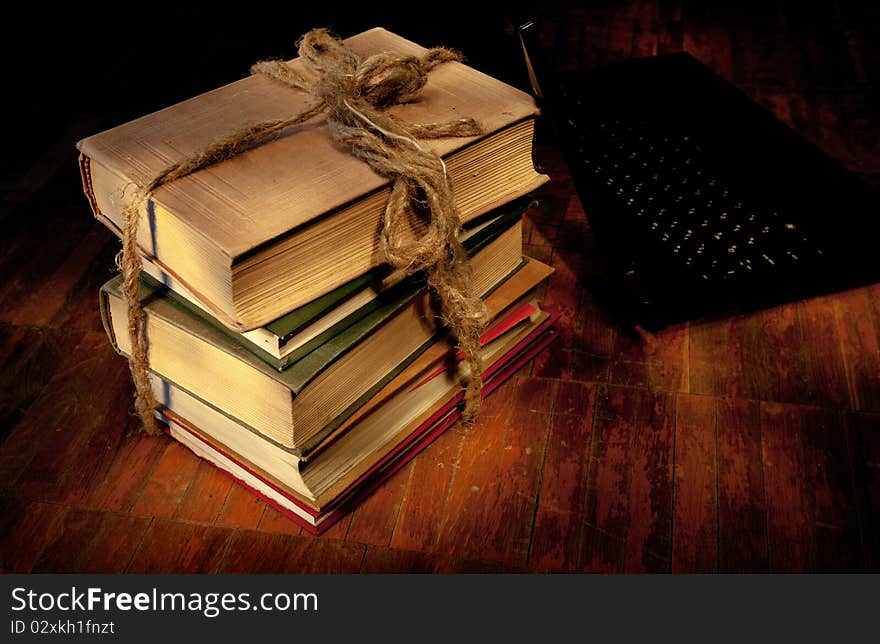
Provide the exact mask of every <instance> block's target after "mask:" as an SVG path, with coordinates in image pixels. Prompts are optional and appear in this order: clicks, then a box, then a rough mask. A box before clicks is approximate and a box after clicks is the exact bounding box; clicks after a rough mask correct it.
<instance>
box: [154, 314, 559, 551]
mask: <svg viewBox="0 0 880 644" xmlns="http://www.w3.org/2000/svg"><path fill="white" fill-rule="evenodd" d="M523 306H525V307H527V308H528V310H529V314H528V315H526V317H525V319H524V321H522V322H521V323H519V324H517V325H515V326H514V327H512V328H511V329H508V330H507V331H506V332H504V333H503V334H501V335H500V336H499V337H497V338H496V339H494V340H493V341H492V342H490V343H489V344H487V345H486V346H484V348H483V359H484V363H485V364H486V369H485V371H484V373H483V378H484V388H483V396H484V397H485V396H488V395H490V394H491V393H492V392H494V391H495V390H496V389H497V388H498V387H499V386H500V385H501V384H503V383H504V382H505V381H506V380H507V379H508V378H510V377H511V376H512V375H513V374H514V373H516V371H518V370H519V369H520V368H521V367H522V366H523V365H524V364H526V363H527V362H528V361H529V360H531V359H532V358H533V357H534V356H535V355H537V354H538V353H540V352H541V351H542V350H543V349H544V348H546V347H547V346H548V345H549V344H550V343H551V342H552V341H553V340H554V339H555V335H554V333H553V331H552V329H551V328H550V324H551V323H552V322H553V320H554V319H555V317H556V316H555V314H552V313H548V312H545V311H542V310H541V309H540V308H539V307H538V306H537V305H536V304H535V303H534V301H532V302H528V301H525V302H524V303H523ZM514 309H516V310H518V311H520V312H521V311H522V306H516V307H514ZM463 367H464V366H463V365H461V364H459V365H458V366H457V367H447V368H446V369H445V370H443V371H442V372H441V373H439V374H434V373H433V372H432V371H431V369H432V362H431V361H429V360H423V359H420V360H419V362H418V363H416V364H413V365H411V367H410V368H409V369H407V370H406V371H405V372H404V373H402V374H400V376H398V378H397V379H395V381H394V382H393V383H391V384H390V385H389V386H388V387H386V389H385V390H383V392H382V393H383V395H382V396H380V397H379V402H378V404H376V405H375V406H374V407H373V408H372V409H370V410H368V411H367V412H366V413H364V414H362V415H361V416H360V417H359V418H358V419H356V421H354V422H353V423H352V426H351V428H350V431H346V432H344V433H343V434H342V435H341V437H339V438H338V439H336V440H333V441H329V442H328V445H327V446H326V448H325V449H323V450H321V451H320V452H318V453H317V454H316V455H315V456H314V457H313V458H312V459H310V460H308V461H304V460H299V461H296V460H293V459H292V458H291V457H289V455H287V454H285V453H284V452H278V454H272V453H267V452H265V451H263V452H261V451H259V449H258V448H256V447H255V445H254V444H253V443H254V442H253V441H252V440H251V441H248V440H247V438H241V437H242V436H246V435H247V430H245V429H243V428H241V427H240V426H239V427H236V426H235V424H234V423H232V422H231V421H230V420H229V419H228V418H227V417H225V416H223V415H222V414H219V413H217V412H216V411H215V410H213V409H211V408H210V407H208V406H206V405H204V404H203V403H201V402H200V401H199V400H197V399H195V398H193V397H192V396H190V395H188V394H186V393H185V392H183V391H181V390H179V389H177V388H175V387H174V386H173V385H171V384H170V383H167V382H162V381H159V380H157V381H156V383H155V385H156V386H155V389H156V392H157V395H160V396H161V397H160V400H161V401H163V402H164V403H165V407H163V408H162V409H160V410H158V411H157V416H158V417H159V418H160V419H161V420H163V421H164V422H165V423H166V424H167V425H168V427H169V433H170V434H171V435H172V436H173V437H174V438H176V439H177V440H178V441H180V442H181V443H182V444H183V445H185V446H186V447H188V448H189V449H190V450H192V451H193V452H194V453H195V454H196V455H198V456H200V457H201V458H203V459H205V460H207V461H208V462H210V463H212V464H214V465H215V466H216V467H218V468H219V469H220V470H221V471H223V472H225V473H226V474H228V475H229V476H231V477H232V478H234V479H235V480H237V481H238V482H239V483H241V484H243V485H244V486H245V487H247V488H249V489H250V490H252V491H253V492H254V493H255V494H257V495H258V496H260V497H261V498H263V499H264V500H265V501H266V502H267V503H269V504H270V505H272V506H273V507H275V508H276V509H278V510H279V511H281V512H282V513H284V514H285V515H286V516H288V517H289V518H291V519H292V520H294V521H295V522H297V523H298V524H299V525H301V526H303V528H305V529H306V530H307V531H309V532H312V533H315V534H320V533H322V532H324V531H326V530H327V529H328V528H330V527H331V526H332V525H333V524H334V523H335V522H336V521H338V520H339V519H340V518H341V517H342V516H344V515H345V513H346V512H348V511H349V510H350V509H351V508H352V507H354V505H356V504H357V503H359V502H360V501H361V500H363V499H364V498H365V497H366V496H367V495H369V494H370V493H371V492H372V491H374V490H375V489H376V488H377V487H379V486H380V485H381V484H382V483H383V482H384V481H386V480H387V479H388V478H389V477H390V476H391V475H392V474H394V473H395V472H396V471H397V470H399V469H400V468H401V467H403V466H404V465H405V464H406V463H408V462H409V461H410V460H411V459H412V458H413V457H415V456H416V455H417V454H418V453H419V452H420V451H421V450H423V449H424V448H425V447H427V445H429V444H430V443H431V442H432V441H433V440H434V439H435V438H437V436H439V435H440V434H441V433H442V432H443V431H445V430H446V429H447V428H448V427H450V426H451V425H452V424H453V423H454V422H455V421H456V420H457V419H458V417H459V415H460V406H459V403H460V401H461V397H462V390H461V383H460V378H461V376H462V373H463ZM425 373H428V379H427V380H425ZM277 451H278V450H276V452H277ZM279 454H280V456H279Z"/></svg>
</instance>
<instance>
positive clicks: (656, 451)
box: [624, 393, 675, 572]
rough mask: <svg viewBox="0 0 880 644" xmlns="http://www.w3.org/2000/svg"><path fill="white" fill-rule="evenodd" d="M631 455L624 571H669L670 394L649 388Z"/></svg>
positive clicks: (672, 411)
mask: <svg viewBox="0 0 880 644" xmlns="http://www.w3.org/2000/svg"><path fill="white" fill-rule="evenodd" d="M638 414H639V419H638V424H637V427H636V432H635V435H634V437H633V448H632V455H631V457H630V463H631V465H630V468H631V471H630V484H629V498H628V504H629V518H630V524H629V526H628V529H627V535H626V555H625V559H624V571H625V572H668V571H669V568H670V559H669V553H670V551H671V550H672V518H673V515H672V512H673V498H672V494H673V472H672V461H673V443H674V438H675V404H674V398H673V397H672V396H671V395H664V394H657V393H655V394H652V395H648V394H645V395H643V396H642V399H641V407H640V409H639V412H638Z"/></svg>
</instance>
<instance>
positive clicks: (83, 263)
mask: <svg viewBox="0 0 880 644" xmlns="http://www.w3.org/2000/svg"><path fill="white" fill-rule="evenodd" d="M107 235H108V232H107V231H106V230H101V229H100V228H98V227H97V226H93V227H92V228H91V230H89V231H88V232H87V233H86V235H85V237H83V239H81V240H80V242H79V243H78V244H77V246H76V247H75V248H74V249H73V250H72V251H71V252H70V254H69V255H68V256H67V257H66V258H65V260H64V262H63V263H62V264H61V265H60V266H58V267H57V268H56V269H55V270H54V272H53V273H52V274H51V275H49V276H48V277H47V278H46V279H45V281H43V282H41V283H39V284H36V285H34V287H33V288H32V289H30V290H29V291H28V293H27V295H26V296H25V297H23V298H22V301H21V303H19V304H18V306H16V308H15V310H14V312H13V313H12V314H11V315H10V316H9V318H8V319H9V321H10V322H12V323H13V324H21V325H33V326H42V325H46V324H48V322H49V321H50V320H52V319H53V318H55V317H56V316H58V315H59V314H60V313H61V312H62V309H63V308H64V307H65V306H66V304H67V301H68V297H69V294H70V292H71V291H72V290H73V289H74V287H75V286H76V284H77V283H78V282H79V281H81V280H82V279H83V278H84V276H85V273H86V271H88V269H89V268H90V265H91V261H92V260H93V259H94V258H95V256H96V255H98V254H99V253H100V252H101V251H102V250H103V248H104V246H105V245H106V244H107V241H108V238H107ZM92 297H93V298H94V299H97V296H96V295H95V294H93V296H92ZM95 330H98V329H95Z"/></svg>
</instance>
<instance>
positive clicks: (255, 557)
mask: <svg viewBox="0 0 880 644" xmlns="http://www.w3.org/2000/svg"><path fill="white" fill-rule="evenodd" d="M292 538H293V537H290V536H289V535H286V534H282V533H271V534H269V533H263V532H254V531H253V530H236V531H235V534H233V536H232V538H231V539H230V541H229V547H228V548H227V550H226V554H225V555H224V557H223V562H222V564H221V565H220V568H219V570H218V572H221V573H224V574H266V573H279V572H284V571H285V570H284V565H285V562H286V559H287V554H288V551H289V549H290V540H291V539H292Z"/></svg>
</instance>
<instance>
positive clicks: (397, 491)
mask: <svg viewBox="0 0 880 644" xmlns="http://www.w3.org/2000/svg"><path fill="white" fill-rule="evenodd" d="M411 467H412V464H410V465H409V466H407V467H404V468H402V469H401V470H400V471H399V472H397V473H396V474H395V475H394V476H392V477H391V478H390V479H389V480H387V481H386V482H385V483H383V484H382V486H381V487H380V488H379V489H378V490H376V491H375V492H373V493H372V494H371V495H370V496H369V497H368V498H367V499H366V500H365V501H364V502H363V503H361V504H360V505H359V506H358V507H357V508H356V509H355V510H354V512H353V514H352V517H351V525H350V526H349V528H348V533H347V534H346V535H345V540H346V541H352V542H354V543H365V544H372V545H377V546H386V545H388V544H389V543H391V537H392V536H393V534H394V526H395V524H396V523H397V515H398V514H399V512H400V506H401V504H402V503H403V498H404V494H405V493H406V487H407V482H408V481H409V477H410V474H411Z"/></svg>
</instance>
